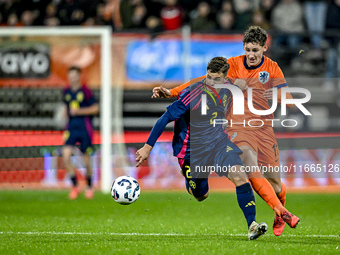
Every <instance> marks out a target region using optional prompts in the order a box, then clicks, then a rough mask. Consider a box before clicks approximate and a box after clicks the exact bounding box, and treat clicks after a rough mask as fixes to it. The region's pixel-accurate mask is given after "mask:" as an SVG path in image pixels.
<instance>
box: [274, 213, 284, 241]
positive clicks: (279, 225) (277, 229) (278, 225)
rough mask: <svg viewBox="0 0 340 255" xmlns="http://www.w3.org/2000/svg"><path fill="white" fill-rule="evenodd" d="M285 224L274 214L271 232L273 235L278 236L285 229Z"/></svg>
mask: <svg viewBox="0 0 340 255" xmlns="http://www.w3.org/2000/svg"><path fill="white" fill-rule="evenodd" d="M285 225H286V222H285V221H284V220H283V219H282V218H281V217H279V216H277V215H276V214H275V219H274V223H273V232H274V235H276V236H280V235H281V234H282V232H283V230H284V229H285Z"/></svg>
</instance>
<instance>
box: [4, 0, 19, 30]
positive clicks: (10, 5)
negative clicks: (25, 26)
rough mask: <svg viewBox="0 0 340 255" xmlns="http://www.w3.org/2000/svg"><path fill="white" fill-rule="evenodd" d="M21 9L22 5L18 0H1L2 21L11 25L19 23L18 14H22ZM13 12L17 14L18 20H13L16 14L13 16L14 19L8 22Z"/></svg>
mask: <svg viewBox="0 0 340 255" xmlns="http://www.w3.org/2000/svg"><path fill="white" fill-rule="evenodd" d="M19 10H20V6H19V4H18V2H17V1H16V0H4V1H1V2H0V13H1V15H2V22H3V23H7V24H8V25H9V26H12V25H10V24H15V23H18V20H19V18H18V15H20V14H21V12H20V11H19ZM12 14H15V15H16V19H17V22H13V21H14V18H13V17H14V16H12V20H11V21H10V22H8V21H9V16H11V15H12ZM9 23H10V24H9Z"/></svg>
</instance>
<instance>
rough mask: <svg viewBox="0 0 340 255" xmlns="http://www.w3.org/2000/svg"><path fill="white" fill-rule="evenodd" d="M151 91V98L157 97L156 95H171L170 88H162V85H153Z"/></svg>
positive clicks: (163, 96)
mask: <svg viewBox="0 0 340 255" xmlns="http://www.w3.org/2000/svg"><path fill="white" fill-rule="evenodd" d="M152 93H153V94H152V96H151V98H157V97H160V98H169V97H170V95H171V92H170V90H168V89H166V88H164V87H163V86H160V87H154V88H153V90H152Z"/></svg>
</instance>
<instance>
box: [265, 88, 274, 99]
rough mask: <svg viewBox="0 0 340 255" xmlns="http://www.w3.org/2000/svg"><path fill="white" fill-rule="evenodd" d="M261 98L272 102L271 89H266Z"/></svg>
mask: <svg viewBox="0 0 340 255" xmlns="http://www.w3.org/2000/svg"><path fill="white" fill-rule="evenodd" d="M263 96H264V97H265V98H267V99H268V100H273V89H267V90H266V91H265V92H264V93H263Z"/></svg>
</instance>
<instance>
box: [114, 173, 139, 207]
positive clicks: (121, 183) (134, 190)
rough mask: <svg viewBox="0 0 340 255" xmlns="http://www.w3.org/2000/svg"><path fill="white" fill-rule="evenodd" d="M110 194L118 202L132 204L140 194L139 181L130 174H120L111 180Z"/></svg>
mask: <svg viewBox="0 0 340 255" xmlns="http://www.w3.org/2000/svg"><path fill="white" fill-rule="evenodd" d="M111 195H112V197H113V199H114V200H115V201H116V202H117V203H119V204H122V205H129V204H132V203H133V202H135V201H136V200H137V199H138V197H139V195H140V187H139V183H138V181H137V180H136V179H135V178H133V177H131V176H126V175H124V176H120V177H118V178H117V179H116V180H114V181H113V184H112V188H111Z"/></svg>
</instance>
